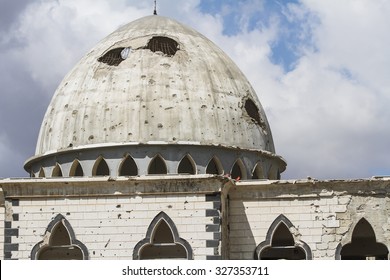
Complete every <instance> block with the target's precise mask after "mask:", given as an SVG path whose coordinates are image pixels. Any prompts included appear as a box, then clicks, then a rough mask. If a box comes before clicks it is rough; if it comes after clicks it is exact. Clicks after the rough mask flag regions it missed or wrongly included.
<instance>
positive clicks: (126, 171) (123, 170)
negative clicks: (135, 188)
mask: <svg viewBox="0 0 390 280" xmlns="http://www.w3.org/2000/svg"><path fill="white" fill-rule="evenodd" d="M137 175H138V168H137V165H136V164H135V161H134V159H132V158H131V157H130V156H127V157H126V159H125V160H124V161H123V162H122V165H121V167H120V169H119V176H137Z"/></svg>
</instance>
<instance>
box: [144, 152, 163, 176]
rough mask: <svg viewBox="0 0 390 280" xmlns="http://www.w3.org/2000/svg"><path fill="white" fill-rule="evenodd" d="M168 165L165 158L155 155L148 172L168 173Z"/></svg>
mask: <svg viewBox="0 0 390 280" xmlns="http://www.w3.org/2000/svg"><path fill="white" fill-rule="evenodd" d="M167 173H168V171H167V166H166V164H165V161H164V159H163V158H162V157H161V156H160V155H157V156H155V157H154V158H153V159H152V161H151V162H150V164H149V167H148V174H167Z"/></svg>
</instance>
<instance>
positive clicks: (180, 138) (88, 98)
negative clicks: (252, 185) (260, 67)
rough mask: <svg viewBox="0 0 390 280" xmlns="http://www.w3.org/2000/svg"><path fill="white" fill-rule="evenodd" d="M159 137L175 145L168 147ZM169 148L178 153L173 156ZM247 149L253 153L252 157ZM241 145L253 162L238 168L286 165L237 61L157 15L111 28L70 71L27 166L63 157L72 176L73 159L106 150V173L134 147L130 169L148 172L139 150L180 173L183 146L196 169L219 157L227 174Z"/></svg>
mask: <svg viewBox="0 0 390 280" xmlns="http://www.w3.org/2000/svg"><path fill="white" fill-rule="evenodd" d="M161 147H164V149H163V150H164V151H166V150H170V149H171V148H172V147H173V148H174V149H175V150H174V152H173V150H172V151H170V152H167V153H168V154H166V155H163V154H164V152H163V151H161V150H162V148H161ZM178 147H180V148H178ZM184 147H187V148H184ZM200 147H203V150H202V151H200V150H199V151H198V150H196V151H194V150H193V149H200ZM142 149H143V150H142ZM216 149H220V150H221V149H225V150H224V151H225V152H226V151H227V150H230V152H231V153H232V158H233V154H234V155H235V156H234V160H233V159H232V160H233V162H232V163H230V162H229V163H223V162H224V160H221V158H223V157H224V156H223V155H219V156H218V154H219V153H223V152H222V151H220V152H218V151H216ZM233 150H234V151H233ZM179 151H181V152H179ZM172 152H173V153H176V154H180V156H181V158H178V159H174V158H172ZM198 152H199V153H200V154H202V155H203V163H202V164H200V165H199V164H198V162H196V160H195V158H194V157H196V156H195V154H196V153H198ZM237 153H238V154H237ZM242 153H252V154H256V156H254V158H253V159H252V158H251V157H250V156H249V158H251V159H249V160H248V159H247V158H248V156H245V155H244V154H242ZM206 154H207V155H206ZM237 155H238V156H239V157H240V156H242V158H240V159H239V163H240V165H241V167H242V168H246V169H248V170H247V171H245V172H244V173H246V175H245V176H242V177H250V176H252V173H253V170H254V169H255V167H256V164H257V163H258V162H261V164H262V167H261V168H262V171H261V172H259V174H260V177H264V178H268V177H269V176H268V175H267V174H268V173H269V172H270V170H271V169H272V168H273V169H274V171H273V172H274V173H275V174H276V173H280V172H282V171H283V170H284V169H285V166H286V163H285V162H284V160H283V159H282V158H281V157H279V156H277V155H275V149H274V144H273V140H272V135H271V130H270V127H269V124H268V122H267V118H266V115H265V113H264V110H263V108H262V106H261V104H260V102H259V100H258V98H257V96H256V93H255V92H254V90H253V88H252V87H251V85H250V83H249V82H248V80H247V79H246V77H245V76H244V75H243V74H242V72H241V71H240V70H239V69H238V67H237V66H236V65H235V63H234V62H233V61H232V60H231V59H230V58H229V57H228V56H227V55H226V54H225V53H224V52H223V51H222V50H221V49H219V48H218V47H217V46H216V45H215V44H214V43H212V42H211V41H210V40H208V39H207V38H205V37H204V36H203V35H201V34H200V33H198V32H197V31H195V30H193V29H191V28H188V27H186V26H184V25H182V24H180V23H178V22H176V21H174V20H172V19H169V18H166V17H161V16H157V15H153V16H148V17H144V18H141V19H139V20H136V21H133V22H131V23H129V24H127V25H125V26H123V27H121V28H119V29H118V30H117V31H115V32H113V33H112V34H110V35H109V36H107V37H106V38H105V39H103V40H102V41H101V42H100V43H98V44H97V45H96V46H95V47H94V48H93V49H92V50H91V51H90V52H89V53H88V54H86V55H85V56H84V57H83V58H82V59H81V60H80V62H79V63H77V64H76V66H75V67H74V68H73V70H71V71H70V72H69V73H68V74H67V75H66V77H65V78H64V79H63V81H62V82H61V84H60V85H59V87H58V89H57V91H56V92H55V94H54V97H53V99H52V101H51V103H50V105H49V107H48V109H47V112H46V114H45V117H44V119H43V122H42V126H41V129H40V133H39V138H38V143H37V146H36V152H35V156H34V157H32V158H31V159H29V160H28V161H27V162H26V164H25V169H26V170H28V171H29V172H30V173H32V174H33V175H34V176H43V177H45V176H53V173H54V170H55V168H56V167H60V171H61V172H60V173H61V174H60V175H62V176H68V175H69V176H74V174H73V173H71V172H70V171H71V169H72V166H73V167H74V164H75V161H76V160H77V164H80V168H81V167H83V168H84V169H83V172H82V174H83V176H86V175H87V176H93V175H96V174H95V173H96V170H95V173H94V168H95V169H96V168H97V167H96V166H95V165H96V162H97V161H98V160H99V159H100V161H101V160H102V159H103V160H104V161H105V162H106V163H107V168H106V169H107V170H108V172H105V174H104V175H107V174H106V173H109V174H110V175H113V174H115V175H120V172H119V171H118V170H117V169H118V168H119V167H118V166H119V165H121V164H120V162H119V163H115V164H117V165H118V166H115V167H114V166H110V163H108V161H109V160H107V159H111V160H114V159H115V160H123V159H124V158H126V157H131V159H132V160H133V161H134V167H133V169H136V171H137V172H135V171H134V172H133V173H134V174H135V173H136V175H142V174H148V172H149V171H148V170H149V167H148V164H147V163H141V162H140V161H141V159H145V158H148V159H149V160H152V159H155V158H156V157H159V158H161V159H162V160H163V161H164V162H165V164H166V165H167V166H166V169H167V173H176V172H177V171H178V168H174V167H173V166H169V163H168V162H176V161H179V162H180V160H182V159H183V158H184V157H186V156H187V157H188V158H190V160H189V161H190V162H191V164H192V165H193V167H194V168H193V169H194V172H190V173H192V174H197V173H202V172H204V173H207V172H206V169H207V166H208V164H209V163H210V159H211V158H214V159H216V158H218V160H216V161H215V165H216V166H217V167H218V165H219V167H218V168H219V171H218V173H222V172H223V173H225V174H226V173H229V174H230V173H231V172H232V169H231V168H232V167H233V165H234V163H236V164H237V162H238V159H237V158H236V157H237ZM83 157H84V158H83ZM166 157H171V158H170V159H167V158H166ZM210 157H211V158H210ZM199 161H200V162H202V160H199ZM224 164H225V166H223V165H224ZM217 167H216V168H217ZM57 169H58V168H57ZM64 169H66V172H64ZM85 169H91V171H87V172H86V171H85ZM265 169H266V170H265ZM141 170H144V171H143V172H142V171H141ZM57 171H58V170H57ZM47 173H49V174H47ZM57 173H58V172H57ZM64 173H65V174H64ZM79 173H80V172H79ZM214 173H215V172H214ZM50 174H51V175H50ZM261 174H262V175H261ZM257 177H259V176H257ZM271 177H278V175H274V176H271Z"/></svg>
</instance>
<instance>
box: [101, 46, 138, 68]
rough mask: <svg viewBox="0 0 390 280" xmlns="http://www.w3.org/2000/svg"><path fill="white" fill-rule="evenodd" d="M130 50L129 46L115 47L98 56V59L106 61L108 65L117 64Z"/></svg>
mask: <svg viewBox="0 0 390 280" xmlns="http://www.w3.org/2000/svg"><path fill="white" fill-rule="evenodd" d="M130 51H131V48H116V49H113V50H110V51H108V52H107V53H105V54H104V55H103V56H101V57H99V58H98V61H99V62H103V63H106V64H108V65H110V66H118V65H119V64H120V63H121V62H122V61H123V60H125V59H126V58H127V57H128V56H129V53H130Z"/></svg>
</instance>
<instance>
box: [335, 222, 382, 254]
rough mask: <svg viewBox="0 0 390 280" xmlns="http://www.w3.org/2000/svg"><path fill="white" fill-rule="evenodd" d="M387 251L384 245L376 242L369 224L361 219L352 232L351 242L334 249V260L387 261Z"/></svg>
mask: <svg viewBox="0 0 390 280" xmlns="http://www.w3.org/2000/svg"><path fill="white" fill-rule="evenodd" d="M388 258H389V250H388V249H387V247H386V245H384V244H382V243H378V242H377V241H376V237H375V232H374V230H373V228H372V226H371V225H370V223H369V222H368V221H367V220H366V219H365V218H361V219H360V220H359V222H358V223H357V224H356V226H355V228H354V229H353V232H352V238H351V242H350V243H347V244H345V245H344V246H341V244H339V246H338V247H337V248H336V259H342V260H367V259H375V260H387V259H388Z"/></svg>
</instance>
